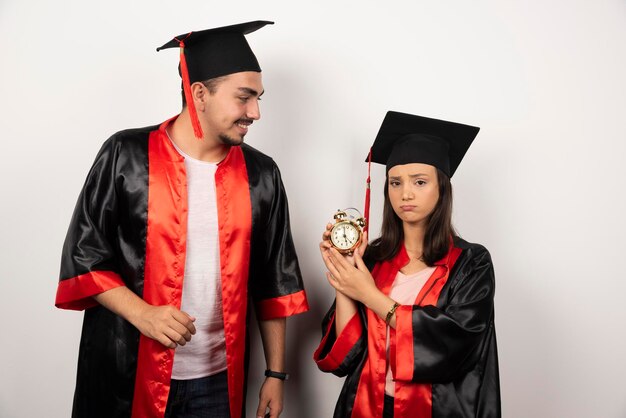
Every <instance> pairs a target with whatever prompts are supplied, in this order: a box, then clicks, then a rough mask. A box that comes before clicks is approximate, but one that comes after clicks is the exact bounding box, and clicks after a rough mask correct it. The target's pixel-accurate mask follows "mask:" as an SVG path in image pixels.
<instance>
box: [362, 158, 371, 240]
mask: <svg viewBox="0 0 626 418" xmlns="http://www.w3.org/2000/svg"><path fill="white" fill-rule="evenodd" d="M371 168H372V149H371V148H370V153H369V155H368V157H367V180H366V181H365V209H364V210H363V213H365V228H363V230H364V231H365V232H367V231H368V230H369V226H370V191H371V189H370V183H371V182H372V180H371V178H370V170H371Z"/></svg>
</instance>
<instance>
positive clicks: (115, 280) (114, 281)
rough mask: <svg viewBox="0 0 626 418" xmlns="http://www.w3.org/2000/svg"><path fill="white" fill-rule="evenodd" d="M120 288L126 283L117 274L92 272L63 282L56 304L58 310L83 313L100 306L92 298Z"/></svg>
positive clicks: (59, 288) (58, 291)
mask: <svg viewBox="0 0 626 418" xmlns="http://www.w3.org/2000/svg"><path fill="white" fill-rule="evenodd" d="M120 286H124V282H123V281H122V278H121V277H120V276H119V275H118V274H117V273H113V272H112V271H92V272H89V273H86V274H82V275H80V276H76V277H72V278H71V279H65V280H61V281H60V282H59V285H58V287H57V296H56V300H55V302H54V304H55V305H56V307H57V308H61V309H73V310H77V311H81V310H83V309H87V308H91V307H93V306H96V305H97V304H98V302H96V301H95V300H93V299H92V296H94V295H97V294H99V293H102V292H106V291H107V290H110V289H113V288H116V287H120Z"/></svg>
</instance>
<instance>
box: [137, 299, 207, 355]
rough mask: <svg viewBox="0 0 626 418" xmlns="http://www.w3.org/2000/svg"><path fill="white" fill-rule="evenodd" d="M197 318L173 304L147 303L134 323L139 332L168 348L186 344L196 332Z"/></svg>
mask: <svg viewBox="0 0 626 418" xmlns="http://www.w3.org/2000/svg"><path fill="white" fill-rule="evenodd" d="M195 320H196V318H194V317H192V316H190V315H189V314H187V313H186V312H183V311H179V310H178V309H176V308H174V307H173V306H169V305H164V306H152V305H148V304H146V305H145V306H144V307H143V308H142V309H141V311H140V313H139V314H138V315H137V317H136V319H135V321H134V323H133V325H135V327H137V329H138V330H139V332H141V333H142V334H143V335H145V336H146V337H148V338H152V339H153V340H156V341H158V342H160V343H161V344H163V345H164V346H165V347H168V348H176V346H177V345H185V344H187V341H190V340H191V336H192V335H193V334H195V333H196V327H195V326H194V325H193V321H195Z"/></svg>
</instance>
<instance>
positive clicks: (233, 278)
mask: <svg viewBox="0 0 626 418" xmlns="http://www.w3.org/2000/svg"><path fill="white" fill-rule="evenodd" d="M249 187H250V186H249V184H248V172H247V170H246V163H245V160H244V156H243V151H242V150H241V147H231V148H230V152H229V153H228V155H227V156H226V158H225V159H224V160H223V161H222V162H221V163H220V164H219V166H218V169H217V171H216V173H215V191H216V197H217V216H218V219H219V220H220V222H219V240H220V264H221V272H222V277H221V281H222V308H223V314H224V337H225V339H226V365H227V368H228V397H229V400H230V416H231V417H232V418H240V417H241V414H242V405H243V394H244V393H245V388H244V383H245V374H244V359H245V355H246V353H245V347H246V343H245V342H246V315H247V307H248V271H249V265H250V237H251V234H252V207H251V202H250V189H249Z"/></svg>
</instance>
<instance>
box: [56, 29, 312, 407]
mask: <svg viewBox="0 0 626 418" xmlns="http://www.w3.org/2000/svg"><path fill="white" fill-rule="evenodd" d="M271 23H272V22H265V21H257V22H248V23H244V24H239V25H233V26H227V27H222V28H216V29H210V30H206V31H201V32H192V33H189V34H186V35H182V36H179V37H177V38H174V40H172V41H170V42H168V43H167V44H165V45H164V46H162V47H161V48H159V49H158V50H160V49H163V48H170V47H179V48H180V53H181V54H180V73H181V76H182V79H183V90H184V103H183V110H182V111H181V113H180V114H179V115H178V116H177V117H174V118H172V119H170V120H168V121H166V122H164V123H162V124H161V125H159V126H153V127H147V128H140V129H132V130H125V131H121V132H118V133H116V134H115V135H113V136H112V137H111V138H109V140H107V141H106V142H105V144H104V145H103V147H102V149H101V150H100V153H99V154H98V156H97V157H96V160H95V162H94V165H93V167H92V169H91V171H90V172H89V175H88V176H87V180H86V182H85V185H84V187H83V190H82V192H81V194H80V196H79V199H78V203H77V206H76V209H75V211H74V215H73V217H72V220H71V224H70V227H69V231H68V234H67V238H66V241H65V244H64V248H63V257H62V263H61V275H60V281H59V286H58V291H57V297H56V306H57V307H59V308H63V309H84V310H85V319H84V324H83V333H82V338H81V343H80V353H79V364H78V376H77V385H76V392H75V396H74V408H73V416H74V417H89V418H93V417H106V418H111V417H133V418H137V417H164V416H165V417H187V416H189V417H191V416H212V417H222V416H224V417H228V416H230V417H232V418H239V417H243V416H244V412H243V405H244V402H245V388H246V384H245V381H246V375H247V373H246V365H247V355H248V353H247V351H248V338H247V332H246V329H247V327H246V324H247V318H248V315H249V311H248V309H247V307H248V301H249V298H250V300H252V301H253V302H254V305H255V307H256V312H257V317H258V318H259V328H260V331H261V337H262V340H263V347H264V351H265V357H266V361H267V369H268V370H266V373H265V375H266V376H267V378H266V380H265V382H264V383H263V385H262V387H261V390H260V395H259V398H260V400H259V406H258V410H257V412H256V415H257V416H263V415H265V413H266V410H267V409H269V415H270V416H271V417H278V415H279V414H280V412H281V410H282V404H283V401H282V396H283V380H284V379H285V378H286V374H285V373H284V343H285V317H287V316H290V315H293V314H297V313H300V312H304V311H306V310H307V309H308V305H307V300H306V295H305V293H304V288H303V285H302V279H301V277H300V270H299V267H298V261H297V257H296V253H295V249H294V245H293V241H292V238H291V232H290V227H289V214H288V208H287V200H286V196H285V193H284V189H283V185H282V181H281V178H280V173H279V171H278V168H277V166H276V164H275V163H274V162H273V160H272V159H271V158H269V157H267V156H265V155H263V154H262V153H260V152H259V151H257V150H255V149H253V148H252V147H250V146H248V145H246V144H243V139H244V136H245V135H246V134H247V132H248V130H249V129H250V126H251V125H252V124H253V122H254V121H256V120H258V119H259V118H260V113H259V103H258V101H259V99H260V96H261V95H262V94H263V84H262V81H261V73H260V72H261V69H260V67H259V64H258V62H257V60H256V57H255V56H254V54H253V52H252V50H251V49H250V47H249V45H248V43H247V41H246V39H245V36H244V35H245V34H248V33H250V32H253V31H255V30H257V29H260V28H261V27H263V26H265V25H266V24H271Z"/></svg>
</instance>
